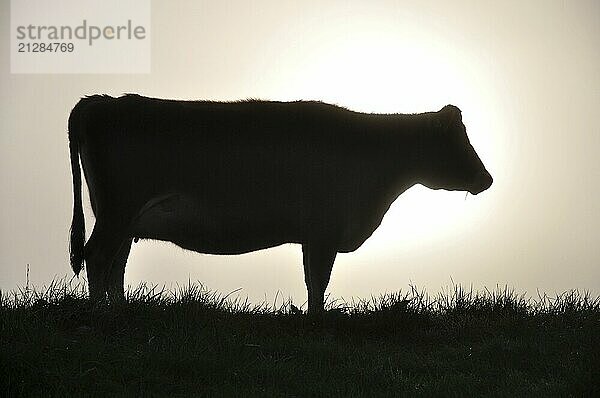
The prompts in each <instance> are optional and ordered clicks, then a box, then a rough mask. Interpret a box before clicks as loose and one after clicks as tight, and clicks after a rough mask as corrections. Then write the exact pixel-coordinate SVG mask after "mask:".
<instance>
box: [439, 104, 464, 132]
mask: <svg viewBox="0 0 600 398" xmlns="http://www.w3.org/2000/svg"><path fill="white" fill-rule="evenodd" d="M438 114H439V119H438V121H437V123H436V127H438V128H440V129H442V130H444V131H445V130H447V129H449V128H450V127H452V126H454V125H455V124H457V123H458V122H460V121H461V120H462V113H461V112H460V109H459V108H458V107H457V106H454V105H446V106H445V107H443V108H442V109H440V111H439V112H438Z"/></svg>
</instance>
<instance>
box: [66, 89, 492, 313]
mask: <svg viewBox="0 0 600 398" xmlns="http://www.w3.org/2000/svg"><path fill="white" fill-rule="evenodd" d="M69 147H70V154H71V172H72V175H73V197H74V206H73V220H72V225H71V243H70V260H71V266H72V268H73V270H74V272H75V273H76V274H79V272H80V271H81V269H82V267H83V262H84V260H85V263H86V270H87V276H88V284H89V294H90V298H91V299H93V300H101V299H104V298H105V297H106V295H107V294H108V297H109V299H111V300H118V299H120V298H122V297H123V295H124V291H123V282H124V281H123V278H124V273H125V264H126V262H127V257H128V255H129V251H130V248H131V243H132V240H133V239H157V240H163V241H169V242H173V243H175V244H176V245H178V246H180V247H182V248H184V249H189V250H193V251H196V252H201V253H210V254H239V253H246V252H251V251H255V250H260V249H265V248H269V247H274V246H278V245H281V244H284V243H298V244H300V245H302V252H303V262H304V276H305V281H306V286H307V289H308V308H309V312H312V313H319V312H321V311H323V299H324V293H325V289H326V288H327V285H328V283H329V277H330V274H331V269H332V266H333V263H334V260H335V257H336V254H337V253H346V252H352V251H354V250H356V249H358V248H359V247H360V246H361V245H362V244H363V242H365V240H366V239H367V238H369V236H371V234H372V233H373V231H375V229H376V228H377V227H378V226H379V225H380V223H381V220H382V218H383V216H384V214H385V213H386V211H387V210H388V209H389V207H390V205H391V204H392V202H393V201H394V200H395V199H396V198H397V197H398V196H399V195H400V194H401V193H402V192H404V191H405V190H406V189H408V188H409V187H411V186H413V185H415V184H419V183H420V184H423V185H425V186H427V187H429V188H432V189H445V190H460V191H469V192H471V193H472V194H474V195H476V194H478V193H480V192H482V191H484V190H486V189H487V188H489V187H490V186H491V184H492V177H491V176H490V174H489V173H488V172H487V170H486V169H485V167H484V165H483V163H482V162H481V160H480V159H479V157H478V155H477V153H476V152H475V150H474V149H473V147H472V146H471V144H470V143H469V140H468V138H467V134H466V131H465V126H464V125H463V123H462V117H461V112H460V110H459V109H458V108H457V107H455V106H452V105H447V106H445V107H444V108H442V109H441V110H440V111H438V112H427V113H421V114H411V115H406V114H365V113H359V112H353V111H350V110H348V109H345V108H342V107H339V106H335V105H330V104H326V103H322V102H316V101H297V102H272V101H256V100H248V101H238V102H210V101H177V100H164V99H155V98H146V97H142V96H139V95H134V94H128V95H124V96H122V97H119V98H113V97H110V96H106V95H93V96H90V97H86V98H83V99H81V100H80V101H79V102H78V103H77V105H76V106H75V107H74V109H73V111H72V112H71V115H70V117H69ZM80 159H81V168H82V169H83V172H84V175H85V179H86V181H87V185H88V188H89V193H90V200H91V206H92V210H93V212H94V214H95V217H96V221H95V225H94V229H93V232H92V234H91V236H90V238H89V240H88V241H87V243H85V226H84V215H83V208H82V199H81V171H80V164H79V161H80Z"/></svg>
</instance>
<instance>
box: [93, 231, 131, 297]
mask: <svg viewBox="0 0 600 398" xmlns="http://www.w3.org/2000/svg"><path fill="white" fill-rule="evenodd" d="M124 240H125V236H124V234H123V232H121V231H120V230H119V229H118V228H115V227H114V226H112V225H111V224H110V223H103V222H99V221H96V225H95V226H94V230H93V232H92V235H91V236H90V239H89V240H88V242H87V243H86V245H85V267H86V271H87V278H88V289H89V293H90V299H91V300H92V301H100V300H103V299H104V298H105V297H106V291H107V287H108V280H109V275H110V271H111V267H112V264H113V261H114V260H115V258H116V256H117V254H118V252H119V249H120V248H121V246H122V244H123V241H124Z"/></svg>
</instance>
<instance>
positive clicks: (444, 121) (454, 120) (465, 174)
mask: <svg viewBox="0 0 600 398" xmlns="http://www.w3.org/2000/svg"><path fill="white" fill-rule="evenodd" d="M430 117H431V119H430V124H429V131H427V132H424V133H423V134H422V135H421V137H420V150H421V153H420V157H421V170H422V175H421V181H420V182H421V183H422V184H423V185H425V186H426V187H428V188H432V189H446V190H450V191H469V192H470V193H472V194H473V195H477V194H478V193H480V192H483V191H485V190H486V189H488V188H489V187H490V186H491V185H492V181H493V180H492V176H491V175H490V173H489V172H488V171H487V170H486V169H485V166H484V165H483V163H482V162H481V159H479V156H478V155H477V153H476V152H475V149H473V146H472V145H471V143H470V142H469V138H468V137H467V133H466V130H465V125H464V124H463V122H462V115H461V112H460V109H458V108H457V107H456V106H453V105H446V106H445V107H443V108H442V109H441V110H440V111H438V112H435V113H432V114H430Z"/></svg>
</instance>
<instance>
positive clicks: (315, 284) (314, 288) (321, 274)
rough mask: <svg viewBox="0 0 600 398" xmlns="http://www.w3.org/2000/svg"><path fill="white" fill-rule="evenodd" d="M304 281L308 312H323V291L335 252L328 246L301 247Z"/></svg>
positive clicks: (309, 245)
mask: <svg viewBox="0 0 600 398" xmlns="http://www.w3.org/2000/svg"><path fill="white" fill-rule="evenodd" d="M302 254H303V261H304V280H305V282H306V287H307V289H308V312H309V313H310V314H318V313H322V312H323V305H324V300H325V290H326V289H327V285H328V284H329V277H330V276H331V269H332V268H333V262H334V261H335V256H336V254H337V251H336V250H335V249H332V247H331V246H328V245H320V244H304V245H302Z"/></svg>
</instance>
